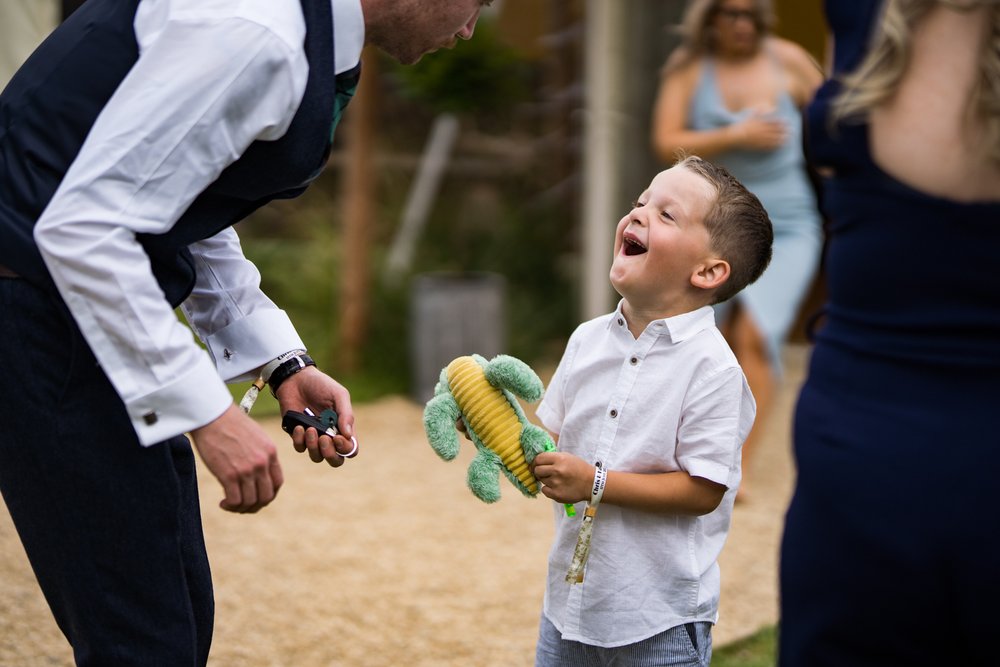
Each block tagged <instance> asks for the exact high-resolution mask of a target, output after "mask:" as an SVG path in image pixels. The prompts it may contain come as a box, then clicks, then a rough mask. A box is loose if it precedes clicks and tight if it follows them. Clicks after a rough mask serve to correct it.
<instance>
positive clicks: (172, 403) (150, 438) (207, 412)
mask: <svg viewBox="0 0 1000 667" xmlns="http://www.w3.org/2000/svg"><path fill="white" fill-rule="evenodd" d="M232 404H233V397H232V395H231V394H230V393H229V390H228V389H226V385H225V384H223V382H222V381H221V380H220V379H219V375H218V373H217V372H216V371H215V368H214V367H213V365H212V362H211V361H210V360H209V358H208V357H206V356H205V355H203V354H202V355H198V363H197V365H196V366H195V367H193V368H191V369H190V370H189V371H188V372H187V373H185V374H184V375H182V376H180V377H178V378H177V379H175V380H174V381H173V382H171V383H169V384H167V385H164V386H163V387H161V388H159V389H157V390H156V391H154V392H153V393H151V394H147V395H146V396H143V397H141V398H137V399H135V400H132V401H129V402H128V403H127V404H126V405H125V408H126V410H127V411H128V415H129V418H130V419H131V420H132V427H133V428H134V429H135V432H136V434H137V435H138V436H139V443H140V444H141V445H142V446H143V447H149V446H150V445H155V444H157V443H160V442H163V441H164V440H167V439H169V438H173V437H174V436H177V435H180V434H182V433H187V432H189V431H191V430H193V429H196V428H198V427H199V426H204V425H205V424H207V423H209V422H211V421H212V420H214V419H215V418H217V417H218V416H219V415H221V414H222V413H223V412H225V411H226V408H228V407H229V406H230V405H232Z"/></svg>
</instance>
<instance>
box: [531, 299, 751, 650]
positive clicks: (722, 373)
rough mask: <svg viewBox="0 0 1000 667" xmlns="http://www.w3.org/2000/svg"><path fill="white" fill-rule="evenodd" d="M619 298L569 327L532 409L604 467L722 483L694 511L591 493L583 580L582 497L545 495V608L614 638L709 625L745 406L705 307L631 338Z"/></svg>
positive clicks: (590, 635)
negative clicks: (710, 500)
mask: <svg viewBox="0 0 1000 667" xmlns="http://www.w3.org/2000/svg"><path fill="white" fill-rule="evenodd" d="M621 308H622V306H621V303H619V305H618V308H617V309H616V310H615V312H613V313H611V314H609V315H604V316H602V317H598V318H596V319H593V320H591V321H589V322H585V323H584V324H581V325H580V326H579V327H578V328H577V329H576V331H575V332H574V333H573V335H572V336H571V337H570V340H569V343H568V344H567V346H566V351H565V353H564V354H563V358H562V360H561V361H560V362H559V366H558V368H557V369H556V372H555V375H554V376H553V378H552V380H551V382H550V383H549V387H548V389H547V391H546V394H545V397H544V399H543V401H542V403H541V404H540V405H539V406H538V410H537V415H538V418H539V419H540V420H541V422H542V423H543V424H544V425H545V427H546V428H548V429H549V430H550V431H552V432H553V433H555V434H558V436H559V449H560V450H561V451H564V452H568V453H571V454H575V455H577V456H579V457H581V458H583V459H585V460H587V461H590V462H597V461H600V462H601V464H602V465H603V466H604V467H606V468H607V469H608V470H609V471H612V472H614V471H623V472H635V473H666V472H674V471H683V472H686V473H688V474H690V475H692V476H695V477H703V478H705V479H708V480H711V481H713V482H717V483H719V484H723V485H725V486H726V488H727V491H726V494H725V496H724V498H723V500H722V502H721V503H720V505H719V507H718V508H717V509H716V510H715V511H713V512H711V513H709V514H706V515H704V516H679V515H677V516H668V515H661V514H653V513H650V512H642V511H638V510H631V509H623V508H620V507H617V506H614V505H609V504H602V505H601V507H600V510H599V511H598V513H597V517H596V519H595V521H594V530H593V538H592V542H591V549H590V557H589V560H588V562H587V568H586V571H585V575H584V581H583V583H580V584H572V585H571V584H568V583H566V581H565V575H566V571H567V570H568V568H569V566H570V561H571V559H572V556H573V548H574V546H575V544H576V538H577V532H578V530H579V527H580V522H581V521H582V519H583V512H582V504H581V506H580V507H578V510H579V511H578V512H577V515H576V516H575V517H567V516H566V515H565V512H564V511H563V508H562V506H561V505H559V504H557V503H554V504H553V505H554V507H553V513H554V515H555V521H556V530H555V540H554V542H553V545H552V549H551V551H550V553H549V574H548V580H547V584H546V591H545V607H544V610H545V615H546V616H547V617H548V618H549V620H550V621H552V623H553V625H555V627H556V628H557V629H558V630H559V631H560V632H561V633H562V636H563V638H564V639H570V640H575V641H580V642H583V643H586V644H592V645H596V646H605V647H612V646H622V645H625V644H631V643H634V642H637V641H640V640H642V639H645V638H647V637H651V636H653V635H655V634H657V633H659V632H662V631H664V630H667V629H668V628H671V627H674V626H676V625H680V624H682V623H689V622H693V621H710V622H712V623H714V622H716V620H717V619H718V608H719V590H720V583H719V582H720V580H719V566H718V562H717V561H718V556H719V553H720V552H721V550H722V545H723V543H724V542H725V540H726V535H727V534H728V532H729V523H730V519H731V517H732V509H733V501H734V498H735V494H736V488H737V487H738V486H739V482H740V475H741V471H740V452H741V448H742V446H743V441H744V440H745V439H746V437H747V434H748V433H749V432H750V427H751V426H752V425H753V420H754V415H755V413H756V405H755V403H754V399H753V396H752V394H751V393H750V388H749V386H748V385H747V382H746V378H745V377H744V375H743V371H742V370H741V369H740V366H739V364H738V363H737V361H736V357H735V356H734V355H733V353H732V351H731V350H730V348H729V346H728V344H727V343H726V342H725V340H724V339H723V337H722V334H721V333H720V332H719V330H718V329H717V328H716V326H715V315H714V313H713V311H712V308H710V307H707V306H706V307H704V308H700V309H698V310H696V311H693V312H690V313H685V314H683V315H677V316H675V317H670V318H667V319H662V320H656V321H654V322H651V323H650V324H649V326H648V327H647V328H646V330H645V331H644V332H643V333H642V334H641V335H640V336H639V338H638V339H635V338H633V336H632V334H631V333H630V332H629V329H628V325H627V323H626V322H625V318H624V316H623V315H622V310H621Z"/></svg>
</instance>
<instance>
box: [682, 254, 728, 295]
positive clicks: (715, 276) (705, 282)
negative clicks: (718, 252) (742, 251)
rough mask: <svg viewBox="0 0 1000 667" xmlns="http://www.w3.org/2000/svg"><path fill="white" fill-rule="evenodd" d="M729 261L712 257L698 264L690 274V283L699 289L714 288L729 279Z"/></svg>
mask: <svg viewBox="0 0 1000 667" xmlns="http://www.w3.org/2000/svg"><path fill="white" fill-rule="evenodd" d="M729 273H730V269H729V262H727V261H726V260H724V259H719V258H718V257H712V258H709V259H707V260H705V262H704V263H703V264H699V265H698V268H697V269H695V272H694V273H692V274H691V284H692V285H694V286H695V287H697V288H699V289H706V290H710V289H716V288H717V287H720V286H722V284H723V283H724V282H726V281H727V280H729Z"/></svg>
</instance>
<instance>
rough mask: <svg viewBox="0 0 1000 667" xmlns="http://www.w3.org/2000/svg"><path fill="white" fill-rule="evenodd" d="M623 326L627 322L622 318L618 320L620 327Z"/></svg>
mask: <svg viewBox="0 0 1000 667" xmlns="http://www.w3.org/2000/svg"><path fill="white" fill-rule="evenodd" d="M623 324H625V320H623V319H622V318H620V317H619V318H618V326H622V325H623Z"/></svg>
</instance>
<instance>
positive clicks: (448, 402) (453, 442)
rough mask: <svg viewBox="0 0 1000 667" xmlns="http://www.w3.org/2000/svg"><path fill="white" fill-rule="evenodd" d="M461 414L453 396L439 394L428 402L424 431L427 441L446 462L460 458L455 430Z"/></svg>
mask: <svg viewBox="0 0 1000 667" xmlns="http://www.w3.org/2000/svg"><path fill="white" fill-rule="evenodd" d="M460 414H461V412H460V411H459V409H458V404H457V403H456V402H455V399H454V397H452V395H451V394H438V395H437V396H435V397H434V398H432V399H431V400H429V401H427V405H426V407H424V431H426V432H427V441H428V442H429V443H430V444H431V447H433V448H434V451H435V452H437V453H438V456H440V457H441V458H443V459H444V460H445V461H451V460H452V459H453V458H455V457H456V456H458V452H459V448H460V447H459V441H458V431H457V430H455V420H456V419H458V417H459V415H460Z"/></svg>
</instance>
